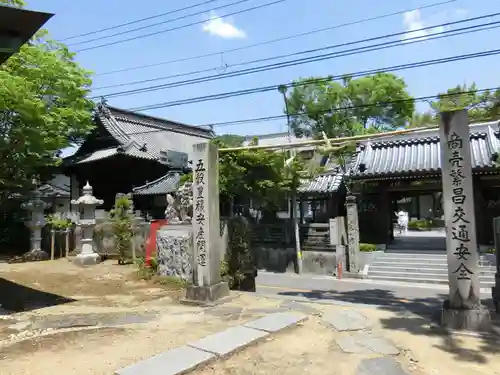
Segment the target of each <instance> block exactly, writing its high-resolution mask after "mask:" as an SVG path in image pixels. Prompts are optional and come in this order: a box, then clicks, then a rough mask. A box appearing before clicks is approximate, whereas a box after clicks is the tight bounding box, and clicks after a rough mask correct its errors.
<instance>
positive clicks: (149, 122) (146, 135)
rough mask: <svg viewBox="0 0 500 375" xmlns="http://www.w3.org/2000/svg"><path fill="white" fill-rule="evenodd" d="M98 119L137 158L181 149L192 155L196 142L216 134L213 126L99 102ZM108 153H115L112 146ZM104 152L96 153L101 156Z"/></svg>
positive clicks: (126, 150)
mask: <svg viewBox="0 0 500 375" xmlns="http://www.w3.org/2000/svg"><path fill="white" fill-rule="evenodd" d="M96 118H97V120H98V121H99V122H100V123H101V124H102V125H103V126H104V127H105V128H106V130H107V131H108V132H109V133H110V134H111V136H112V137H113V138H115V139H116V140H117V141H118V142H119V143H121V144H122V145H123V147H124V148H125V149H124V150H123V151H122V152H125V153H127V154H129V155H131V156H134V157H141V158H147V159H154V160H158V159H159V158H160V151H167V150H172V151H180V152H185V153H187V154H188V155H191V154H192V152H193V145H194V144H196V143H202V142H207V141H208V140H210V139H211V138H212V137H213V132H212V130H210V129H204V128H200V127H197V126H191V125H184V124H179V123H176V122H171V121H168V120H164V119H159V118H156V117H152V116H146V115H143V114H140V113H134V112H130V111H126V110H122V109H118V108H114V107H110V106H108V105H105V104H99V105H98V107H97V111H96ZM107 153H108V154H109V155H108V156H112V155H113V153H112V151H111V149H108V151H107ZM98 156H101V158H102V156H103V155H95V156H93V157H98Z"/></svg>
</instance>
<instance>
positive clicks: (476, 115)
mask: <svg viewBox="0 0 500 375" xmlns="http://www.w3.org/2000/svg"><path fill="white" fill-rule="evenodd" d="M476 90H477V86H476V84H475V83H473V84H471V85H470V86H467V85H466V84H463V85H457V86H456V87H453V88H450V89H448V90H447V91H446V92H445V93H440V94H438V96H437V100H436V101H434V102H432V103H431V107H432V109H433V110H434V111H435V112H436V116H437V115H438V114H439V112H443V111H453V110H457V109H464V108H468V109H469V119H470V121H471V122H478V121H488V120H496V119H498V118H500V90H496V91H490V90H487V91H481V92H479V93H478V92H474V91H476ZM460 93H463V94H460ZM449 94H460V95H453V96H450V95H449Z"/></svg>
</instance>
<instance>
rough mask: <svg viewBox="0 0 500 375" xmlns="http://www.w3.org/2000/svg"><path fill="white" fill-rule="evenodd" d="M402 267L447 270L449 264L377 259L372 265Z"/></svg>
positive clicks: (430, 261)
mask: <svg viewBox="0 0 500 375" xmlns="http://www.w3.org/2000/svg"><path fill="white" fill-rule="evenodd" d="M385 265H387V266H394V267H397V266H400V267H405V266H410V267H423V268H433V267H436V268H441V267H444V268H446V267H447V266H448V264H447V263H446V262H445V261H443V262H441V261H439V262H437V261H432V260H429V261H420V260H418V259H411V260H406V259H394V260H392V259H391V260H385V259H381V258H377V259H376V260H375V261H374V262H372V263H371V266H372V267H373V266H385Z"/></svg>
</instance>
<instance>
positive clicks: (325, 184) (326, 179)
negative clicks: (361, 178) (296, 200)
mask: <svg viewBox="0 0 500 375" xmlns="http://www.w3.org/2000/svg"><path fill="white" fill-rule="evenodd" d="M341 184H342V174H325V175H320V176H317V177H315V178H314V179H312V180H306V181H304V182H303V184H302V185H301V186H300V187H299V188H298V189H297V191H298V192H299V193H302V194H304V193H315V194H326V193H334V192H336V191H337V190H338V188H339V186H340V185H341Z"/></svg>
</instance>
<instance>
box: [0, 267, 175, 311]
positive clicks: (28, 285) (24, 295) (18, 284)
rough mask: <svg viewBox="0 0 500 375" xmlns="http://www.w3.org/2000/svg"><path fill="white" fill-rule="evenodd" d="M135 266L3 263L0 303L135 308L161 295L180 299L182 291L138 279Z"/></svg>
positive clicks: (23, 306)
mask: <svg viewBox="0 0 500 375" xmlns="http://www.w3.org/2000/svg"><path fill="white" fill-rule="evenodd" d="M136 275H137V270H136V268H135V267H134V266H132V265H129V266H119V265H118V264H117V262H116V261H106V262H103V263H101V264H99V265H97V266H94V267H88V268H81V267H77V266H74V265H73V264H72V263H70V262H68V261H67V260H65V259H60V260H56V261H51V262H37V263H21V264H6V263H3V264H0V304H2V305H3V307H4V308H6V309H9V310H14V311H29V310H33V309H36V308H40V307H51V309H52V311H58V312H62V311H63V310H64V309H65V305H66V304H70V305H68V306H67V307H68V308H69V309H72V308H74V307H75V306H95V307H133V306H139V305H141V304H142V303H143V302H145V301H153V300H158V299H160V298H165V299H171V300H172V301H176V300H178V299H179V298H180V297H181V295H183V292H182V291H179V290H178V289H175V290H174V289H171V288H168V286H162V285H154V284H152V283H149V282H145V281H142V280H138V278H137V277H136Z"/></svg>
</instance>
